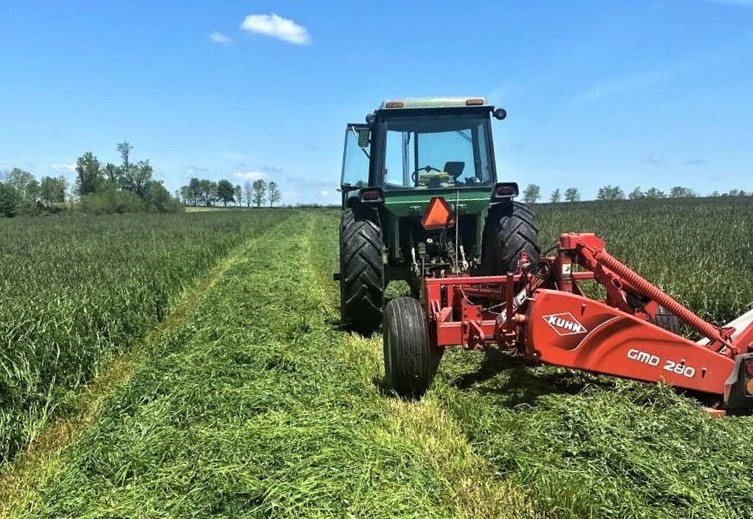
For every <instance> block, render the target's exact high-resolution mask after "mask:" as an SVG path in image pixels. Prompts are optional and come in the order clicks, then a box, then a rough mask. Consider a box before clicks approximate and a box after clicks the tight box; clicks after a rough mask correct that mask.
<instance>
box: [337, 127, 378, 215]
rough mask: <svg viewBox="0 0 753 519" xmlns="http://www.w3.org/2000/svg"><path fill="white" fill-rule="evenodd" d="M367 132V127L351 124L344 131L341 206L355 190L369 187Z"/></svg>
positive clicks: (369, 144)
mask: <svg viewBox="0 0 753 519" xmlns="http://www.w3.org/2000/svg"><path fill="white" fill-rule="evenodd" d="M368 132H369V127H368V126H367V125H365V124H355V123H351V124H348V126H347V127H346V129H345V149H344V151H343V168H342V176H341V177H340V191H341V192H342V195H343V206H345V205H346V202H347V200H348V197H349V196H355V194H356V193H355V191H356V190H357V189H359V188H362V187H366V186H368V185H369V157H370V156H371V141H370V140H369V139H368ZM359 140H360V145H359Z"/></svg>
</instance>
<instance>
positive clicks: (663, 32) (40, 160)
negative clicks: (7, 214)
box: [0, 0, 753, 203]
mask: <svg viewBox="0 0 753 519" xmlns="http://www.w3.org/2000/svg"><path fill="white" fill-rule="evenodd" d="M0 70H2V74H1V75H0V77H1V79H0V169H5V168H10V167H14V166H19V167H23V168H27V169H29V170H31V171H32V172H34V173H35V174H36V175H37V176H41V175H46V174H59V173H64V174H67V175H68V176H69V177H70V178H73V176H72V173H71V172H70V166H71V165H72V164H74V163H75V160H76V158H77V157H78V156H80V155H81V154H82V153H83V152H85V151H89V150H91V151H93V152H94V153H95V154H96V155H98V156H99V157H100V159H101V160H103V161H112V162H118V160H119V158H118V155H117V152H116V150H115V145H116V143H118V142H120V141H123V140H128V141H130V142H131V144H132V145H134V147H135V149H134V151H133V155H134V158H135V159H137V160H138V159H144V158H149V159H150V160H151V162H152V164H153V165H154V167H155V169H156V171H157V176H158V178H159V179H161V180H164V181H165V184H166V186H167V187H168V188H170V189H171V190H174V189H176V188H178V187H179V186H180V185H183V184H185V183H187V181H188V179H189V178H190V177H191V176H199V177H203V178H213V179H220V178H228V179H230V180H232V181H233V182H235V183H243V182H244V181H245V179H254V178H259V177H260V176H263V177H264V178H266V179H268V180H276V181H277V182H278V183H279V184H280V185H281V187H282V192H283V197H284V200H283V201H284V202H287V203H296V202H312V201H318V202H335V201H336V200H337V197H338V194H337V192H336V188H337V185H338V181H339V170H340V161H341V158H342V142H343V132H344V127H345V124H346V123H347V122H349V121H359V122H360V121H362V120H363V118H364V116H365V115H366V113H368V112H370V111H371V110H373V109H374V108H376V106H377V105H378V104H379V102H380V101H381V100H382V99H386V98H391V97H415V96H430V95H474V96H476V95H483V96H486V97H487V98H488V99H490V100H491V101H492V102H493V103H494V104H496V105H498V106H503V107H505V108H506V109H507V110H508V113H509V116H508V119H507V120H505V121H503V122H496V123H495V132H496V135H495V144H496V154H497V163H498V169H499V171H498V176H499V177H500V179H503V180H516V181H518V182H519V183H520V184H521V185H526V184H528V183H531V182H533V183H536V184H539V185H540V186H541V188H542V193H543V194H544V195H545V196H548V194H549V192H551V190H552V189H554V188H557V187H559V188H563V189H564V188H566V187H570V186H575V187H578V188H579V189H580V190H581V193H582V194H583V197H584V198H593V197H594V196H595V194H596V192H597V190H598V188H599V186H603V185H607V184H612V185H619V186H621V187H622V188H623V189H624V190H625V191H626V192H628V191H630V190H632V189H633V188H634V187H636V186H640V187H642V188H644V189H645V188H648V187H652V186H655V187H658V188H660V189H665V190H668V189H669V188H670V187H671V186H674V185H683V186H689V187H692V188H694V189H696V190H697V191H699V192H701V193H708V192H711V191H713V190H718V191H722V192H724V191H727V190H729V189H732V188H741V189H745V190H746V191H750V190H753V145H752V144H753V0H749V1H748V0H736V1H734V0H729V1H722V0H718V1H711V0H664V1H659V0H624V1H616V0H615V1H611V0H610V1H607V0H602V1H596V0H587V1H585V0H584V1H571V2H561V1H538V2H534V1H525V2H524V1H517V0H516V1H513V0H481V1H477V2H456V1H439V0H434V1H424V0H416V1H412V2H404V1H397V0H382V1H380V2H347V3H346V2H337V3H335V2H311V1H310V0H290V1H285V0H277V1H242V0H170V1H167V0H164V1H146V0H128V1H124V0H107V1H102V0H66V1H65V2H62V1H59V0H3V2H2V5H1V6H0Z"/></svg>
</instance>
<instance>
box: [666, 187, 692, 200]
mask: <svg viewBox="0 0 753 519" xmlns="http://www.w3.org/2000/svg"><path fill="white" fill-rule="evenodd" d="M694 196H696V194H695V191H693V190H692V189H690V188H689V187H681V186H674V187H673V188H672V189H670V190H669V197H670V198H693V197H694Z"/></svg>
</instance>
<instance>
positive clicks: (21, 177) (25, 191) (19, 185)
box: [5, 168, 39, 202]
mask: <svg viewBox="0 0 753 519" xmlns="http://www.w3.org/2000/svg"><path fill="white" fill-rule="evenodd" d="M5 178H6V180H5V183H6V184H7V185H9V186H10V187H12V188H13V189H15V190H16V194H17V195H18V198H19V200H21V201H24V202H33V201H35V200H36V198H37V196H39V193H38V191H39V184H38V183H37V181H36V179H35V178H34V175H32V174H31V173H29V172H28V171H26V170H23V169H21V168H13V169H12V170H10V171H9V172H8V173H7V174H6V177H5ZM35 190H36V192H35Z"/></svg>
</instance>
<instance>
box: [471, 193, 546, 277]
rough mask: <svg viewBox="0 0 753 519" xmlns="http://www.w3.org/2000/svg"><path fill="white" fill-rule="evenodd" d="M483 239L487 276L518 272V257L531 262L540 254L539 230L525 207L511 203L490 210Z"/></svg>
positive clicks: (521, 204) (531, 212)
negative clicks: (524, 255)
mask: <svg viewBox="0 0 753 519" xmlns="http://www.w3.org/2000/svg"><path fill="white" fill-rule="evenodd" d="M489 218H490V219H492V220H491V222H490V224H489V225H488V226H487V230H486V233H485V240H484V242H485V243H484V264H485V265H486V269H485V270H486V272H487V273H490V274H497V275H499V274H506V273H507V272H515V271H516V270H517V269H518V259H519V258H520V254H521V253H522V252H525V253H527V254H528V256H530V257H531V258H532V259H536V258H538V257H539V254H541V245H540V244H539V229H538V228H537V227H536V224H535V223H534V217H533V211H531V208H530V207H528V206H527V205H526V204H523V203H521V202H512V203H509V204H504V205H502V206H500V207H499V208H497V209H496V210H494V211H491V212H490V214H489Z"/></svg>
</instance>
